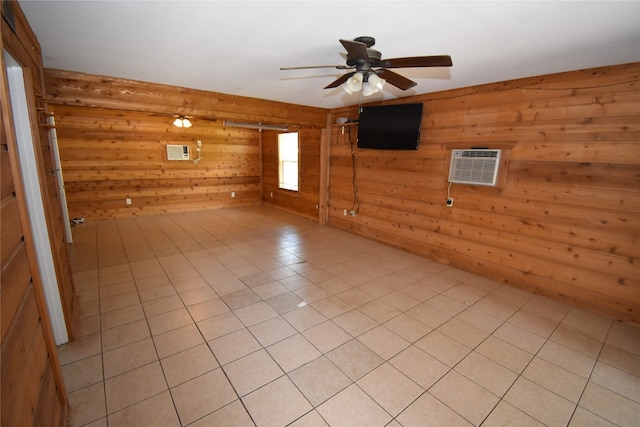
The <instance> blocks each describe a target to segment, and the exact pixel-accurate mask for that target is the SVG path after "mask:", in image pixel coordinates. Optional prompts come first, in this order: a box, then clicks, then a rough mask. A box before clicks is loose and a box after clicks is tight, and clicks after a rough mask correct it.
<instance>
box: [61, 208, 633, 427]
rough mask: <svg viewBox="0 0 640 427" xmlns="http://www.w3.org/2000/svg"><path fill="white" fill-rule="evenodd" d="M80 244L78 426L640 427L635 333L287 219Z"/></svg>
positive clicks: (124, 227) (164, 221)
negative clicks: (476, 426) (477, 426)
mask: <svg viewBox="0 0 640 427" xmlns="http://www.w3.org/2000/svg"><path fill="white" fill-rule="evenodd" d="M74 241H75V242H74V244H73V246H72V250H71V255H72V263H73V271H74V278H75V283H76V288H77V293H78V301H79V305H78V310H79V320H78V323H77V339H76V340H75V341H74V342H72V343H70V344H66V345H64V346H61V347H60V348H59V356H60V360H61V364H62V365H63V366H62V370H63V374H64V378H65V382H66V386H67V389H68V392H69V399H70V404H71V421H70V425H72V426H80V425H90V426H107V425H108V426H154V427H156V426H167V427H170V426H180V425H182V426H187V425H189V426H253V425H257V426H286V425H292V426H326V425H329V426H470V425H483V426H498V425H512V426H542V425H546V426H565V425H570V426H592V425H594V426H595V425H597V426H613V425H619V426H638V425H640V328H637V327H634V326H630V325H628V324H623V323H620V322H615V321H611V320H610V319H608V318H605V317H602V316H599V315H595V314H592V313H589V312H587V311H583V310H580V309H576V308H572V307H570V306H568V305H565V304H562V303H559V302H556V301H552V300H549V299H546V298H543V297H538V296H534V295H532V294H529V293H526V292H523V291H520V290H517V289H514V288H510V287H506V286H501V285H500V284H499V283H496V282H493V281H491V280H487V279H484V278H481V277H478V276H475V275H472V274H469V273H466V272H463V271H460V270H456V269H453V268H449V267H446V266H444V265H441V264H437V263H434V262H431V261H428V260H426V259H423V258H420V257H418V256H415V255H412V254H408V253H405V252H402V251H399V250H396V249H393V248H390V247H386V246H383V245H380V244H377V243H374V242H371V241H368V240H365V239H362V238H359V237H357V236H353V235H350V234H348V233H344V232H341V231H338V230H335V229H332V228H329V227H321V226H318V225H316V224H314V223H312V222H310V221H308V220H305V219H302V218H298V217H296V216H292V215H289V214H287V213H284V212H282V211H279V210H274V209H272V208H269V207H264V206H257V207H249V208H234V209H222V210H213V211H206V212H194V213H187V214H171V215H163V216H149V217H142V218H127V219H118V220H107V221H98V222H89V223H85V224H82V225H79V226H77V227H76V228H75V229H74Z"/></svg>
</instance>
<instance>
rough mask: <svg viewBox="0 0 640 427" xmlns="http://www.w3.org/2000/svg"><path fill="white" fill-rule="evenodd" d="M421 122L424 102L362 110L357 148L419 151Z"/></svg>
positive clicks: (366, 107)
mask: <svg viewBox="0 0 640 427" xmlns="http://www.w3.org/2000/svg"><path fill="white" fill-rule="evenodd" d="M421 122H422V104H421V103H420V104H396V105H379V106H364V107H361V109H360V120H359V123H358V148H375V149H378V150H417V149H418V144H419V143H420V124H421Z"/></svg>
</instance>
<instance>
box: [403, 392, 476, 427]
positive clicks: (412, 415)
mask: <svg viewBox="0 0 640 427" xmlns="http://www.w3.org/2000/svg"><path fill="white" fill-rule="evenodd" d="M397 420H398V421H399V422H400V424H402V426H403V427H424V426H434V427H435V426H447V427H471V426H472V425H473V424H471V423H469V422H468V421H467V420H465V419H464V418H462V417H461V416H460V415H458V414H457V413H456V412H454V411H453V410H452V409H450V408H448V407H447V406H446V405H445V404H444V403H442V402H440V401H439V400H438V399H436V398H435V397H433V396H432V395H430V394H429V393H424V394H423V395H422V396H420V397H419V398H418V399H416V401H415V402H413V403H412V404H411V405H409V407H408V408H407V409H405V410H404V411H403V412H402V413H401V414H400V415H398V417H397Z"/></svg>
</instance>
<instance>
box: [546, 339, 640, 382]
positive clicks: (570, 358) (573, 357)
mask: <svg viewBox="0 0 640 427" xmlns="http://www.w3.org/2000/svg"><path fill="white" fill-rule="evenodd" d="M537 357H539V358H541V359H544V360H546V361H548V362H551V363H553V364H555V365H557V366H560V367H561V368H564V369H566V370H567V371H569V372H573V373H574V374H576V375H579V376H581V377H583V378H588V377H589V375H591V371H593V366H594V365H595V363H596V361H595V359H593V358H591V357H589V356H587V355H585V354H584V353H580V352H578V351H575V350H572V349H570V348H568V347H565V346H563V345H561V344H558V343H555V342H553V341H547V342H546V343H545V344H544V345H543V346H542V348H541V349H540V351H539V352H538V354H537ZM639 361H640V360H639ZM639 372H640V371H639Z"/></svg>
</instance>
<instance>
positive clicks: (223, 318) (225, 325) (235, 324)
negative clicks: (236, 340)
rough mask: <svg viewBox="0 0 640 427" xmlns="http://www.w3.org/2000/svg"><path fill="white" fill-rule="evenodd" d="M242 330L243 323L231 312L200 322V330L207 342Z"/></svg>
mask: <svg viewBox="0 0 640 427" xmlns="http://www.w3.org/2000/svg"><path fill="white" fill-rule="evenodd" d="M242 328H244V325H243V324H242V322H241V321H240V320H239V319H238V318H237V317H236V315H235V314H233V313H231V312H227V313H223V314H219V315H217V316H214V317H210V318H208V319H205V320H203V321H201V322H198V329H199V330H200V332H201V333H202V335H203V336H204V339H205V340H207V341H211V340H213V339H216V338H219V337H221V336H223V335H227V334H230V333H231V332H235V331H237V330H239V329H242Z"/></svg>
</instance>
